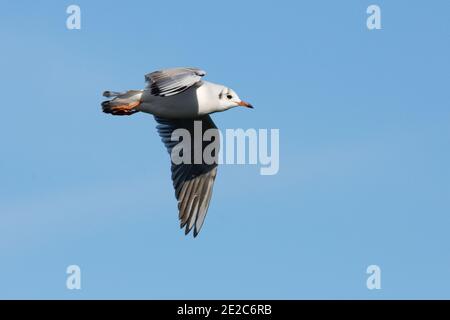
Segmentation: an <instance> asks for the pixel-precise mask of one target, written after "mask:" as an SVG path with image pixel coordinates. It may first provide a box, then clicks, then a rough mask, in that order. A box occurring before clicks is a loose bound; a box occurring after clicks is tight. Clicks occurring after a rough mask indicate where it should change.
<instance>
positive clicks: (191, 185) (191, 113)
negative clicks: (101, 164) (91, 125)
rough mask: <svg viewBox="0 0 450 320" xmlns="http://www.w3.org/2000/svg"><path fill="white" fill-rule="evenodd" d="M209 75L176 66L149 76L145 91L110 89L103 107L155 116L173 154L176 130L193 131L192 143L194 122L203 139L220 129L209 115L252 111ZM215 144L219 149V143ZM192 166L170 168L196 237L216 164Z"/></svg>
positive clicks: (184, 223)
mask: <svg viewBox="0 0 450 320" xmlns="http://www.w3.org/2000/svg"><path fill="white" fill-rule="evenodd" d="M205 74H206V73H205V72H204V71H202V70H200V69H197V68H173V69H166V70H161V71H155V72H152V73H149V74H147V75H146V76H145V79H146V81H147V87H146V88H145V89H144V90H129V91H126V92H111V91H105V92H104V93H103V95H104V96H105V97H112V99H110V100H107V101H104V102H103V103H102V107H103V111H104V112H105V113H110V114H113V115H131V114H134V113H136V112H140V111H141V112H145V113H150V114H152V115H154V117H155V120H156V121H157V122H158V126H157V129H158V133H159V135H160V136H161V138H162V141H163V142H164V144H165V146H166V148H167V151H168V152H169V154H171V152H172V149H173V148H174V147H175V145H176V143H177V142H175V141H174V140H173V139H172V133H173V132H174V131H175V130H177V129H185V130H188V131H189V133H190V134H191V140H192V141H190V142H192V145H193V144H194V142H193V139H194V138H195V135H194V121H201V123H202V136H203V133H204V132H205V131H206V130H208V129H215V130H217V128H216V126H215V124H214V122H213V121H212V120H211V118H210V117H209V114H211V113H214V112H220V111H225V110H228V109H230V108H233V107H236V106H244V107H249V108H252V106H251V105H250V104H248V103H246V102H243V101H242V100H240V99H239V97H238V96H237V94H236V93H235V92H234V91H233V90H232V89H229V88H227V87H225V86H223V85H220V84H215V83H212V82H207V81H202V80H201V79H202V77H203V76H204V75H205ZM197 138H198V137H197ZM214 143H216V144H217V147H218V144H219V141H214ZM200 145H201V146H202V150H201V151H203V149H205V146H206V144H205V143H204V142H203V141H202V142H200ZM216 157H217V154H216ZM191 163H194V162H189V163H181V164H175V163H174V162H172V166H171V170H172V180H173V186H174V188H175V196H176V198H177V200H178V210H179V218H180V222H181V227H182V228H183V227H186V230H185V232H186V234H187V233H188V232H189V231H190V230H191V229H194V237H195V236H197V234H198V233H199V231H200V229H201V227H202V225H203V222H204V219H205V216H206V213H207V211H208V206H209V202H210V200H211V196H212V189H213V184H214V180H215V177H216V173H217V162H215V163H212V164H211V163H209V162H206V161H204V160H203V159H202V161H201V163H195V164H191Z"/></svg>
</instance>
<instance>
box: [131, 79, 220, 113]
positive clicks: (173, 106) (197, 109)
mask: <svg viewBox="0 0 450 320" xmlns="http://www.w3.org/2000/svg"><path fill="white" fill-rule="evenodd" d="M223 89H224V86H222V85H219V84H215V83H212V82H207V81H202V82H201V83H200V84H197V85H194V86H192V87H190V88H189V89H187V90H185V91H183V92H181V93H179V94H176V95H173V96H168V97H161V96H155V95H152V94H151V93H150V91H148V90H145V91H144V92H143V94H142V98H141V100H142V102H141V104H140V105H139V108H138V110H139V111H143V112H147V113H151V114H153V115H155V116H158V117H163V118H171V119H181V118H195V117H198V116H204V115H207V114H210V113H213V112H217V111H221V110H218V109H217V108H218V105H217V101H216V100H215V99H214V98H215V97H218V96H219V94H220V92H221V91H222V90H223Z"/></svg>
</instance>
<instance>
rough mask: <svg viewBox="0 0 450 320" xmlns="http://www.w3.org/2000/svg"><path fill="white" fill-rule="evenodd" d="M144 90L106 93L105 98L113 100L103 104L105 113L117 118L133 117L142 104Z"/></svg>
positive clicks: (104, 93)
mask: <svg viewBox="0 0 450 320" xmlns="http://www.w3.org/2000/svg"><path fill="white" fill-rule="evenodd" d="M143 92H144V91H143V90H128V91H126V92H115V91H105V92H103V96H104V97H107V98H112V99H110V100H106V101H103V102H102V109H103V112H105V113H110V114H113V115H115V116H125V115H131V114H133V113H136V112H138V111H139V110H138V109H137V107H139V105H140V104H141V97H142V93H143Z"/></svg>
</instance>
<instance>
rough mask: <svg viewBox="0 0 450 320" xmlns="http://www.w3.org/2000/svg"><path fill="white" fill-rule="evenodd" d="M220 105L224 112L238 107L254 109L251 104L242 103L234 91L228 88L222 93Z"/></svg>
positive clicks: (220, 94)
mask: <svg viewBox="0 0 450 320" xmlns="http://www.w3.org/2000/svg"><path fill="white" fill-rule="evenodd" d="M219 103H220V107H221V108H222V109H223V110H228V109H231V108H234V107H238V106H241V107H246V108H252V109H253V106H252V105H251V104H250V103H248V102H245V101H242V100H241V99H240V98H239V96H238V95H237V94H236V92H234V90H233V89H230V88H227V87H224V88H223V89H222V91H220V93H219Z"/></svg>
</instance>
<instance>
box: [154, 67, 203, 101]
mask: <svg viewBox="0 0 450 320" xmlns="http://www.w3.org/2000/svg"><path fill="white" fill-rule="evenodd" d="M204 75H206V72H205V71H203V70H200V69H197V68H172V69H165V70H160V71H155V72H152V73H148V74H146V75H145V81H146V82H147V89H149V90H150V92H151V94H152V95H154V96H161V97H168V96H173V95H175V94H178V93H180V92H183V91H185V90H187V89H189V88H190V87H192V86H193V85H195V84H196V83H198V82H200V81H201V78H202V77H203V76H204Z"/></svg>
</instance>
